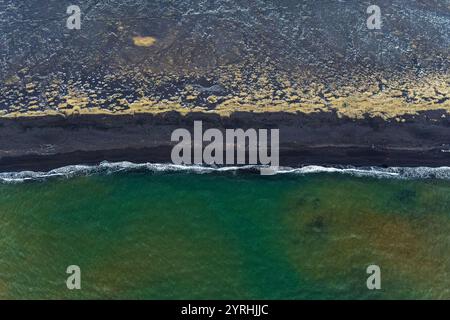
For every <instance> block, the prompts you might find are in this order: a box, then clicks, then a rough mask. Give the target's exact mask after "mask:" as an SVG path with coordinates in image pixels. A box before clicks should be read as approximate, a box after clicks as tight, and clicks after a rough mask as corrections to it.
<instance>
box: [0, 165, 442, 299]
mask: <svg viewBox="0 0 450 320" xmlns="http://www.w3.org/2000/svg"><path fill="white" fill-rule="evenodd" d="M371 264H376V265H379V266H380V268H381V272H382V275H381V278H382V289H381V290H378V291H371V290H368V289H367V287H366V279H367V277H368V275H367V274H366V268H367V266H369V265H371ZM69 265H78V266H80V268H81V273H82V282H81V283H82V289H81V290H74V291H70V290H68V289H67V288H66V284H65V281H66V278H67V276H68V275H67V274H66V268H67V267H68V266H69ZM0 298H3V299H17V298H18V299H23V298H39V299H40V298H51V299H60V298H73V299H79V298H105V299H113V298H126V299H132V298H133V299H134V298H135V299H228V298H234V299H396V298H399V299H410V298H414V299H450V181H448V180H447V181H446V180H410V181H407V180H390V179H375V178H357V177H352V176H349V175H340V174H316V175H306V176H298V175H278V176H274V177H261V176H259V175H256V174H255V175H252V174H248V173H247V174H231V173H228V174H219V173H217V174H216V173H214V174H203V175H197V174H193V173H182V172H178V173H151V172H146V173H145V172H128V173H121V174H113V175H97V176H95V175H94V176H80V177H75V178H71V179H53V180H49V181H45V182H31V183H21V184H2V185H0Z"/></svg>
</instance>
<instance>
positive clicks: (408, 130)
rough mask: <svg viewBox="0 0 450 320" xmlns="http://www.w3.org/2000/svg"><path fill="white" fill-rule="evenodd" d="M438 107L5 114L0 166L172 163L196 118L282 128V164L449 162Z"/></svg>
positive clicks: (217, 124)
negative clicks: (370, 113)
mask: <svg viewBox="0 0 450 320" xmlns="http://www.w3.org/2000/svg"><path fill="white" fill-rule="evenodd" d="M440 115H441V111H439V110H435V111H428V112H422V113H419V114H417V115H410V116H407V117H406V121H405V122H402V123H398V122H396V121H386V120H384V119H381V118H365V119H358V120H357V119H352V118H345V117H344V118H342V117H338V116H337V115H336V114H335V113H317V114H287V113H262V114H254V113H246V112H240V113H235V114H233V115H231V116H230V117H227V118H224V117H220V116H218V115H215V114H204V113H191V114H187V115H180V114H178V113H176V112H168V113H165V114H161V115H151V114H140V115H135V116H105V115H101V116H100V115H98V116H82V115H81V116H72V117H67V118H63V117H59V116H54V117H52V116H49V117H39V118H20V119H0V136H1V137H2V139H1V140H0V172H18V171H25V170H29V171H49V170H52V169H56V168H60V167H64V166H67V165H83V164H86V165H95V164H99V163H100V162H102V161H109V162H120V161H129V162H134V163H171V159H170V154H171V149H172V147H173V145H174V144H175V143H172V142H171V141H170V136H171V133H172V131H173V130H175V129H177V128H186V129H188V130H189V131H191V132H192V125H193V122H194V121H195V120H201V121H203V124H204V127H205V129H206V128H218V129H224V128H230V129H232V128H234V129H236V128H242V129H246V128H255V129H257V128H266V129H270V128H279V129H280V165H281V166H286V167H301V166H305V165H322V166H335V165H343V166H347V165H348V166H355V167H362V166H376V167H419V166H426V167H442V166H449V165H450V153H446V152H442V150H447V149H450V121H449V120H448V119H447V118H441V117H440Z"/></svg>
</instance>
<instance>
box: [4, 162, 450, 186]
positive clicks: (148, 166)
mask: <svg viewBox="0 0 450 320" xmlns="http://www.w3.org/2000/svg"><path fill="white" fill-rule="evenodd" d="M260 169H261V166H241V167H217V168H215V167H207V166H201V165H189V166H184V165H175V164H163V163H132V162H127V161H124V162H107V161H105V162H102V163H100V164H99V165H94V166H88V165H72V166H66V167H62V168H58V169H54V170H51V171H48V172H34V171H21V172H5V173H0V183H20V182H26V181H39V180H47V179H50V178H56V177H61V178H70V177H74V176H83V175H84V176H86V175H93V174H112V173H118V172H122V171H150V172H190V173H195V174H207V173H213V172H234V173H236V172H246V171H247V172H248V171H255V172H259V170H260ZM318 173H338V174H348V175H352V176H356V177H376V178H391V179H442V180H450V167H439V168H431V167H388V168H380V167H352V166H339V167H325V166H315V165H310V166H304V167H300V168H290V167H280V168H279V170H278V171H277V174H280V175H281V174H283V175H285V174H291V175H299V176H301V175H308V174H318Z"/></svg>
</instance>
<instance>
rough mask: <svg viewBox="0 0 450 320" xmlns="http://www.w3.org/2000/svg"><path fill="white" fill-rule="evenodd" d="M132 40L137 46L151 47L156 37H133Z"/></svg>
mask: <svg viewBox="0 0 450 320" xmlns="http://www.w3.org/2000/svg"><path fill="white" fill-rule="evenodd" d="M133 42H134V45H135V46H138V47H151V46H152V45H154V44H155V43H156V38H154V37H139V36H138V37H133Z"/></svg>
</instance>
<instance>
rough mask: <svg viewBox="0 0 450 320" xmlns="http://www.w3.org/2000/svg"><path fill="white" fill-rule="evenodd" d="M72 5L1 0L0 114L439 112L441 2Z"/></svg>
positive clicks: (449, 40) (443, 32)
mask: <svg viewBox="0 0 450 320" xmlns="http://www.w3.org/2000/svg"><path fill="white" fill-rule="evenodd" d="M80 3H81V5H80V7H81V10H82V27H81V30H68V29H67V28H66V19H67V17H68V15H67V14H66V9H67V6H68V5H69V4H71V1H67V0H50V1H33V2H17V1H12V0H5V1H3V2H1V3H0V20H1V21H2V23H1V24H0V42H1V43H2V46H1V47H0V57H1V60H0V70H1V73H0V80H1V81H2V85H1V87H0V90H1V97H0V109H1V110H2V111H1V113H2V114H3V115H4V116H13V117H15V116H24V115H42V114H64V115H71V114H74V113H75V114H78V113H90V114H94V113H108V114H109V113H141V112H145V113H159V112H166V111H170V110H176V111H178V112H180V113H188V112H192V111H203V112H204V111H212V112H217V113H219V114H222V115H229V114H231V113H232V112H234V111H253V112H267V111H276V112H303V113H311V112H317V111H331V110H337V112H338V114H341V115H346V116H350V117H356V118H361V117H364V116H365V115H366V114H368V115H372V116H382V117H384V118H399V119H398V120H399V121H401V115H403V114H412V113H415V112H417V111H420V110H430V109H442V110H447V111H448V110H450V91H449V83H450V77H449V66H450V59H449V57H450V37H449V34H450V1H448V0H427V1H419V0H414V1H410V0H394V1H390V0H389V1H387V0H378V1H376V4H377V5H379V6H380V7H381V9H382V21H383V25H382V28H381V30H369V29H368V28H367V26H366V20H367V18H368V16H369V15H368V14H367V13H366V10H367V7H368V6H369V5H370V4H373V3H372V2H369V1H360V0H340V1H335V0H333V1H331V0H321V1H299V0H272V1H269V0H266V1H262V0H256V1H255V0H252V1H243V0H220V1H212V0H201V1H200V0H182V1H168V0H167V1H143V0H141V1H139V0H138V1H122V0H120V1H119V0H116V1H93V0H92V1H89V0H88V1H81V2H80ZM443 114H444V113H443ZM399 116H400V117H399Z"/></svg>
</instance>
